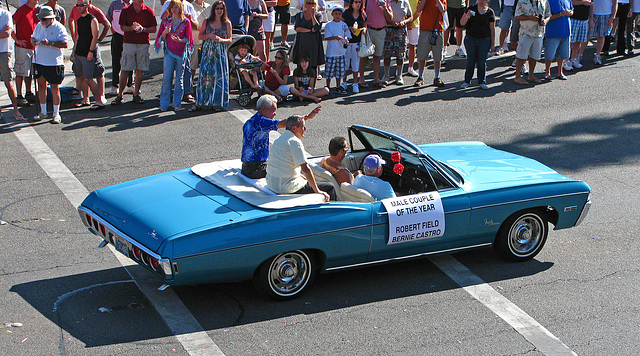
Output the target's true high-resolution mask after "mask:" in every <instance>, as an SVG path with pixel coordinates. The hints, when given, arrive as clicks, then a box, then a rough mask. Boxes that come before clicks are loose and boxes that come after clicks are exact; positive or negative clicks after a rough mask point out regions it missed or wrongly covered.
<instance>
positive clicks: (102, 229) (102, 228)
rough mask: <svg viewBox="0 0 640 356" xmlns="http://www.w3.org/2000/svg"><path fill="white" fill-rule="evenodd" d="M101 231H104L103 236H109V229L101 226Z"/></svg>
mask: <svg viewBox="0 0 640 356" xmlns="http://www.w3.org/2000/svg"><path fill="white" fill-rule="evenodd" d="M100 231H102V236H107V229H106V228H105V227H104V225H102V224H100Z"/></svg>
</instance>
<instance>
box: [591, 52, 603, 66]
mask: <svg viewBox="0 0 640 356" xmlns="http://www.w3.org/2000/svg"><path fill="white" fill-rule="evenodd" d="M593 64H602V57H600V55H599V54H594V55H593Z"/></svg>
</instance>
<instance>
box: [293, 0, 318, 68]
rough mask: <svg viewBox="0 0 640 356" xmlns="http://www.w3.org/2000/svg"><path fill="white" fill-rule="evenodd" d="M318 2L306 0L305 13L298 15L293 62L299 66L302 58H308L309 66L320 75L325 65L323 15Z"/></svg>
mask: <svg viewBox="0 0 640 356" xmlns="http://www.w3.org/2000/svg"><path fill="white" fill-rule="evenodd" d="M317 4H318V3H317V2H316V0H304V11H302V12H299V13H298V14H296V16H295V18H294V28H295V30H296V40H295V43H294V44H293V47H292V48H291V51H292V52H291V60H292V61H293V62H294V63H296V64H298V63H299V62H300V58H302V57H308V58H309V66H310V67H311V68H313V69H314V70H315V71H316V73H318V66H319V65H321V64H324V46H323V45H322V34H321V33H320V30H321V29H322V13H320V12H319V11H318V10H317V6H318V5H317Z"/></svg>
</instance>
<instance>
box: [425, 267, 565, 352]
mask: <svg viewBox="0 0 640 356" xmlns="http://www.w3.org/2000/svg"><path fill="white" fill-rule="evenodd" d="M429 260H431V262H432V263H433V264H434V265H436V266H437V267H438V268H440V269H441V270H442V271H443V272H444V273H446V275H447V276H449V278H451V279H453V281H454V282H456V283H458V284H459V285H460V286H461V287H462V288H463V289H464V290H465V291H466V292H467V293H469V294H471V296H472V297H474V298H475V299H477V300H478V301H479V302H480V303H482V304H483V305H484V306H485V307H487V308H489V309H490V310H491V311H492V312H493V313H495V314H496V315H498V316H499V317H500V318H502V320H504V321H506V322H507V323H508V324H509V325H511V326H512V327H513V328H514V329H515V330H516V331H517V332H518V333H520V334H521V335H522V336H524V337H525V338H526V339H527V340H528V341H529V342H530V343H532V344H533V345H534V346H535V347H536V348H537V349H538V351H540V352H542V353H543V354H545V355H554V356H555V355H576V353H575V352H573V351H571V349H569V348H568V347H567V346H566V345H565V344H563V343H562V341H560V340H559V339H558V338H557V337H555V336H554V335H553V334H551V333H550V332H549V330H547V329H546V328H545V327H544V326H542V325H540V323H538V322H537V321H535V320H534V319H533V318H532V317H531V316H529V315H528V314H527V313H525V312H524V311H523V310H522V309H520V308H518V306H517V305H515V304H513V303H512V302H511V301H509V300H508V299H507V298H505V297H504V296H503V295H502V294H500V293H498V292H496V290H495V289H493V288H492V287H491V286H490V285H488V284H487V283H486V282H485V281H483V280H482V279H481V278H480V277H478V276H476V275H475V274H474V273H473V272H471V271H470V270H469V269H468V268H467V267H465V266H464V265H463V264H462V263H460V262H458V260H456V259H455V258H454V257H453V256H450V255H443V256H434V257H430V258H429Z"/></svg>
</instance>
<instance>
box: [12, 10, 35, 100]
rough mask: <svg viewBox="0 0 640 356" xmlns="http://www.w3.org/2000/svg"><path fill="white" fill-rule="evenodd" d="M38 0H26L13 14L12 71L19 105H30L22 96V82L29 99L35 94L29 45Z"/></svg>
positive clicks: (31, 54)
mask: <svg viewBox="0 0 640 356" xmlns="http://www.w3.org/2000/svg"><path fill="white" fill-rule="evenodd" d="M36 5H38V0H28V1H27V3H26V4H24V5H22V6H20V7H19V8H18V10H16V12H15V13H14V14H13V23H14V24H15V28H16V30H15V32H14V33H13V34H12V37H13V40H14V41H15V42H16V53H15V54H16V60H15V66H14V71H15V72H16V92H17V94H18V95H17V96H16V99H17V101H18V105H19V106H30V105H31V104H29V102H28V101H27V100H26V99H25V98H24V97H22V83H23V82H24V83H25V86H26V87H27V88H26V95H25V96H26V98H27V99H28V100H29V101H35V95H33V92H31V61H32V59H33V46H32V45H31V35H32V34H33V30H34V29H35V28H36V25H37V24H38V22H40V20H39V19H38V17H37V15H38V11H37V9H36Z"/></svg>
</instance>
